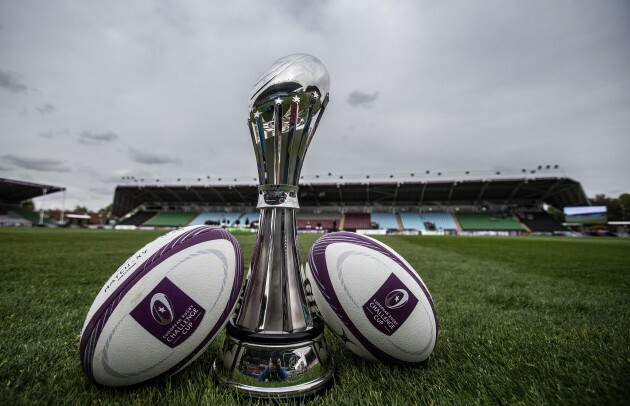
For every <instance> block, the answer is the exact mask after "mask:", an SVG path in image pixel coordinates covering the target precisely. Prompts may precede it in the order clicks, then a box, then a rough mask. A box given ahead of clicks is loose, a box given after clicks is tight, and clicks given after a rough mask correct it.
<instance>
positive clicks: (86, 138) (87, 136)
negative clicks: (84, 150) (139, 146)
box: [79, 131, 118, 145]
mask: <svg viewBox="0 0 630 406" xmlns="http://www.w3.org/2000/svg"><path fill="white" fill-rule="evenodd" d="M117 139H118V134H116V133H115V132H112V131H106V132H104V133H93V132H90V131H83V132H82V133H81V135H79V142H80V143H81V144H86V145H99V144H103V143H106V142H113V141H116V140H117Z"/></svg>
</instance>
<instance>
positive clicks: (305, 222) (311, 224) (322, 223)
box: [296, 212, 341, 231]
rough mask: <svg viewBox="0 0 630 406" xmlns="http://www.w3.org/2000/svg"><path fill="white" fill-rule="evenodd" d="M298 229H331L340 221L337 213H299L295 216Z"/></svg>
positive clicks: (335, 227)
mask: <svg viewBox="0 0 630 406" xmlns="http://www.w3.org/2000/svg"><path fill="white" fill-rule="evenodd" d="M296 222H297V228H298V230H329V231H330V230H333V229H337V228H338V227H339V225H340V223H341V214H339V213H299V212H298V214H297V218H296Z"/></svg>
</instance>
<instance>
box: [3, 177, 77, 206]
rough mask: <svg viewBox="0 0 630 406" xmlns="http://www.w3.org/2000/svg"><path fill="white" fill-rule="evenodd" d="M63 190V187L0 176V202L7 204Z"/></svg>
mask: <svg viewBox="0 0 630 406" xmlns="http://www.w3.org/2000/svg"><path fill="white" fill-rule="evenodd" d="M64 190H66V188H65V187H59V186H50V185H43V184H39V183H30V182H23V181H20V180H11V179H5V178H0V202H3V203H8V204H17V203H20V202H22V201H24V200H27V199H32V198H34V197H39V196H42V195H45V194H50V193H57V192H61V191H64Z"/></svg>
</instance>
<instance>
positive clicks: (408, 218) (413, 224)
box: [400, 213, 426, 231]
mask: <svg viewBox="0 0 630 406" xmlns="http://www.w3.org/2000/svg"><path fill="white" fill-rule="evenodd" d="M400 220H401V221H402V224H403V228H404V229H405V230H420V231H422V230H426V227H425V225H424V221H423V220H422V218H421V217H420V215H419V214H418V213H400Z"/></svg>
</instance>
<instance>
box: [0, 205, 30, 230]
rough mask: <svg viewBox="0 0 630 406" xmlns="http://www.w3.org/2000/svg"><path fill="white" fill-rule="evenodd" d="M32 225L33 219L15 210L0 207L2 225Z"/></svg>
mask: <svg viewBox="0 0 630 406" xmlns="http://www.w3.org/2000/svg"><path fill="white" fill-rule="evenodd" d="M32 225H33V222H32V221H29V220H27V219H25V218H24V217H22V216H20V215H19V214H17V213H15V212H14V211H13V210H8V209H6V208H4V207H0V226H17V227H30V226H32Z"/></svg>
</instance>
